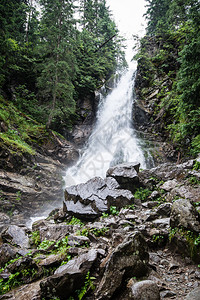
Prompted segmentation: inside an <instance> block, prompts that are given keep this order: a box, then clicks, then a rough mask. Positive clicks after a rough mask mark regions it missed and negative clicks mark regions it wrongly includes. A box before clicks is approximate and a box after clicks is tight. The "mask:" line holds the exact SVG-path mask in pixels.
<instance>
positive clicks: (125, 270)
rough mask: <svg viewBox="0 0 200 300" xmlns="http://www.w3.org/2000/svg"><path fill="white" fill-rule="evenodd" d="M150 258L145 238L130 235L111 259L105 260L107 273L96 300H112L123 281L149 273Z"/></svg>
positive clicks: (134, 234)
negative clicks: (148, 263)
mask: <svg viewBox="0 0 200 300" xmlns="http://www.w3.org/2000/svg"><path fill="white" fill-rule="evenodd" d="M148 258H149V256H148V252H147V245H146V243H145V241H144V238H143V236H142V235H141V234H140V233H139V232H135V233H133V234H131V235H129V236H128V237H127V238H126V239H125V240H124V242H122V243H121V244H120V245H119V246H118V247H117V248H116V249H115V250H114V251H113V252H112V253H111V254H110V256H109V258H106V259H105V260H106V264H105V271H104V275H103V277H102V279H101V281H100V284H99V286H98V289H97V291H96V294H95V299H96V300H100V299H103V300H107V299H110V298H111V297H112V296H113V295H114V293H115V292H116V291H117V290H118V289H119V288H120V286H121V284H122V281H124V280H126V279H127V278H129V277H133V276H137V277H140V276H144V275H145V274H146V272H147V262H148ZM103 265H104V264H103Z"/></svg>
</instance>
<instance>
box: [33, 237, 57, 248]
mask: <svg viewBox="0 0 200 300" xmlns="http://www.w3.org/2000/svg"><path fill="white" fill-rule="evenodd" d="M54 244H55V242H54V241H49V240H46V239H45V240H44V241H43V242H41V243H40V244H39V245H38V247H37V249H38V250H47V249H48V248H49V247H50V246H51V245H54Z"/></svg>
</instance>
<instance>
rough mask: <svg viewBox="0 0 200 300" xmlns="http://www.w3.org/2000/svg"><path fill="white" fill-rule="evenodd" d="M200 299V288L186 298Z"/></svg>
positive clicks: (187, 299) (186, 299)
mask: <svg viewBox="0 0 200 300" xmlns="http://www.w3.org/2000/svg"><path fill="white" fill-rule="evenodd" d="M199 299H200V287H198V288H196V289H195V290H193V291H192V292H190V293H189V294H188V295H187V296H186V297H185V300H199Z"/></svg>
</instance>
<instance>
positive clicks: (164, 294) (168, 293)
mask: <svg viewBox="0 0 200 300" xmlns="http://www.w3.org/2000/svg"><path fill="white" fill-rule="evenodd" d="M160 296H161V298H162V299H164V298H168V297H173V296H176V293H175V292H173V291H170V290H166V291H162V292H161V293H160Z"/></svg>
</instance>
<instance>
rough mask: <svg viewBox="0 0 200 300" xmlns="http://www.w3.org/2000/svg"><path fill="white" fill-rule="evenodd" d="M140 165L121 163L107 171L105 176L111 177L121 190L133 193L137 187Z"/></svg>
mask: <svg viewBox="0 0 200 300" xmlns="http://www.w3.org/2000/svg"><path fill="white" fill-rule="evenodd" d="M139 167H140V163H137V162H136V163H123V164H120V165H117V166H114V167H112V168H110V169H108V171H107V173H106V176H107V177H113V178H114V179H116V181H117V182H118V183H119V185H120V187H121V188H122V189H128V190H131V191H134V190H135V189H136V188H137V187H138V185H139V177H138V172H139Z"/></svg>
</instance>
